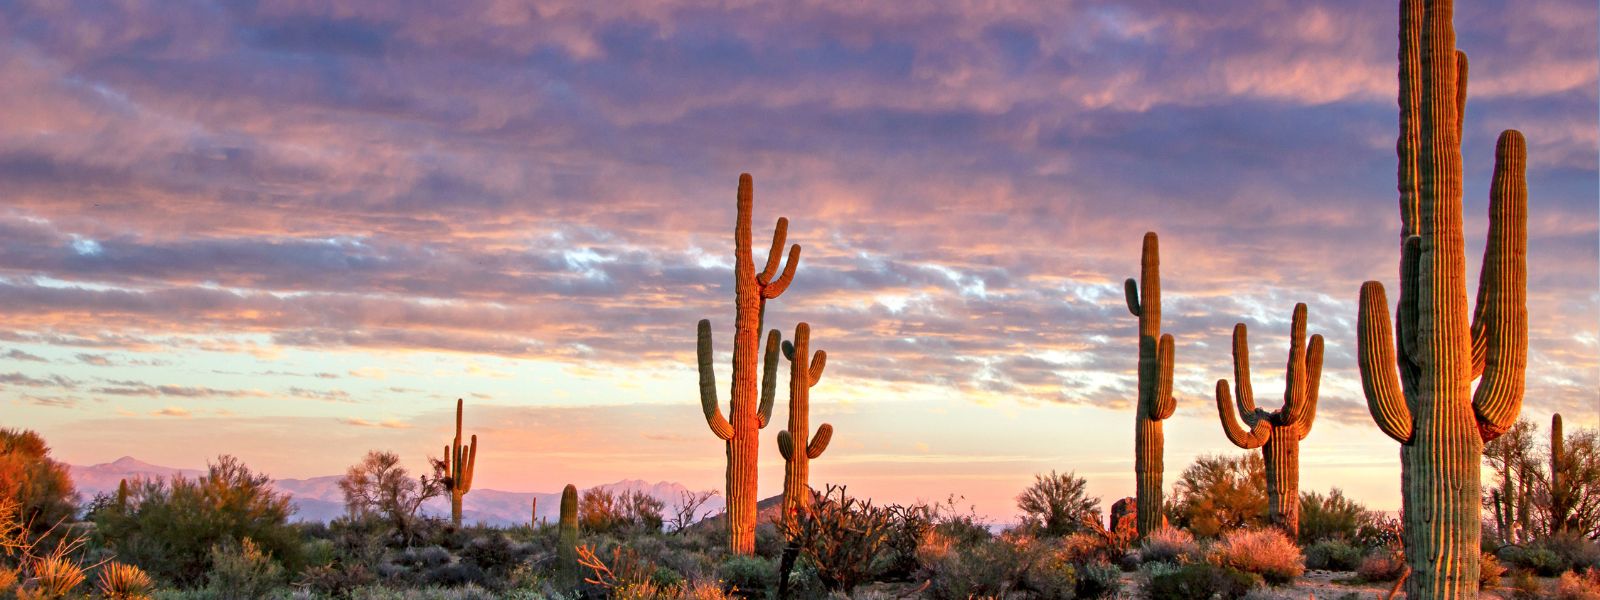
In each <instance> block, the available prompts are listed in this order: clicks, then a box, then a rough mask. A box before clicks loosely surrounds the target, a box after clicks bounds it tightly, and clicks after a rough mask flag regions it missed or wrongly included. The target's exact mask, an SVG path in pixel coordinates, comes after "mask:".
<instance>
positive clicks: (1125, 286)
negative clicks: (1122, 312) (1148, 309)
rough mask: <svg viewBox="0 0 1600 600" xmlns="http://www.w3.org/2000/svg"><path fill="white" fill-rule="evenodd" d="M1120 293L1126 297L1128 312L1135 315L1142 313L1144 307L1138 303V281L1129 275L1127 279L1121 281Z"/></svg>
mask: <svg viewBox="0 0 1600 600" xmlns="http://www.w3.org/2000/svg"><path fill="white" fill-rule="evenodd" d="M1122 293H1123V294H1124V295H1125V296H1127V298H1128V312H1130V313H1133V316H1135V317H1137V316H1141V315H1142V314H1144V308H1143V307H1142V306H1141V305H1140V303H1139V282H1138V281H1135V280H1134V279H1133V278H1132V277H1129V278H1128V280H1127V281H1124V282H1122Z"/></svg>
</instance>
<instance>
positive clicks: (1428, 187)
mask: <svg viewBox="0 0 1600 600" xmlns="http://www.w3.org/2000/svg"><path fill="white" fill-rule="evenodd" d="M1453 10H1454V6H1453V3H1452V2H1451V1H1450V0H1403V1H1402V2H1401V3H1400V139H1399V143H1398V144H1397V146H1396V148H1397V153H1398V155H1399V164H1400V167H1399V191H1400V225H1401V231H1400V238H1401V240H1402V242H1401V255H1400V256H1401V257H1400V301H1399V304H1398V308H1397V309H1396V312H1397V313H1398V314H1396V315H1395V321H1394V323H1395V325H1394V328H1393V330H1391V326H1390V320H1389V307H1388V301H1387V298H1386V297H1385V294H1384V289H1383V284H1381V283H1378V282H1376V281H1368V282H1366V283H1365V284H1363V285H1362V286H1361V296H1360V320H1359V322H1358V324H1357V346H1358V349H1359V351H1358V364H1359V366H1360V369H1361V381H1362V386H1363V390H1364V392H1365V394H1366V397H1367V405H1368V409H1369V411H1370V412H1371V413H1372V418H1373V420H1374V421H1376V422H1377V424H1378V428H1379V429H1381V430H1382V431H1383V432H1384V433H1385V434H1386V435H1388V436H1389V437H1391V438H1393V439H1394V440H1395V441H1398V442H1400V444H1401V446H1400V468H1401V474H1400V480H1401V491H1402V506H1403V509H1404V526H1405V535H1404V542H1405V555H1406V560H1407V562H1409V563H1410V566H1411V577H1410V578H1409V579H1408V580H1407V582H1406V592H1407V597H1408V598H1460V597H1474V596H1476V594H1477V591H1478V560H1479V551H1478V543H1479V537H1480V515H1481V511H1482V508H1481V504H1480V498H1479V493H1480V485H1481V484H1480V481H1479V475H1480V469H1481V464H1480V462H1481V461H1480V455H1481V453H1482V450H1483V443H1484V442H1486V441H1488V440H1492V439H1494V438H1495V437H1497V436H1499V435H1500V434H1501V433H1504V432H1505V431H1506V430H1507V429H1509V428H1510V427H1511V425H1512V424H1513V423H1514V422H1515V421H1516V418H1517V413H1518V412H1519V411H1520V410H1521V406H1522V391H1523V377H1524V369H1525V367H1526V364H1527V346H1528V329H1527V320H1528V315H1527V299H1526V295H1527V264H1526V263H1527V258H1526V257H1527V182H1526V175H1525V170H1526V154H1527V150H1526V147H1525V143H1524V142H1523V139H1522V134H1521V133H1519V132H1517V131H1515V130H1507V131H1505V132H1504V133H1501V134H1500V139H1499V142H1498V143H1497V145H1496V148H1495V166H1494V176H1493V182H1492V183H1491V187H1490V198H1489V238H1488V243H1487V245H1486V247H1485V249H1484V261H1483V267H1482V274H1481V276H1480V277H1479V285H1478V295H1477V306H1476V308H1475V309H1474V310H1472V311H1471V312H1470V313H1469V311H1468V306H1467V289H1466V248H1465V245H1466V243H1465V239H1464V235H1463V232H1462V223H1461V221H1462V215H1461V189H1462V183H1461V125H1462V117H1463V113H1464V112H1465V108H1466V85H1467V60H1466V55H1465V54H1462V53H1460V52H1458V51H1457V50H1456V48H1455V28H1454V24H1453V19H1454V15H1453ZM1396 333H1398V337H1396V336H1395V334H1396ZM1474 378H1479V379H1480V380H1479V382H1478V386H1477V389H1476V390H1475V391H1474V390H1473V387H1472V380H1473V379H1474Z"/></svg>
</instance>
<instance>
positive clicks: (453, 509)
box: [444, 398, 478, 527]
mask: <svg viewBox="0 0 1600 600" xmlns="http://www.w3.org/2000/svg"><path fill="white" fill-rule="evenodd" d="M477 463H478V436H477V435H473V436H472V440H471V443H469V444H467V445H466V446H463V445H461V399H460V398H457V399H456V437H455V439H454V440H453V441H451V442H450V445H449V446H445V448H444V472H445V473H446V474H447V477H448V478H447V479H446V480H445V485H446V487H448V488H449V489H450V523H451V524H453V525H455V526H456V527H460V526H461V497H462V496H465V495H467V492H470V491H472V473H473V467H474V466H476V465H477Z"/></svg>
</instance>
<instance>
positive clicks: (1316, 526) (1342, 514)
mask: <svg viewBox="0 0 1600 600" xmlns="http://www.w3.org/2000/svg"><path fill="white" fill-rule="evenodd" d="M1369 518H1370V517H1368V512H1367V507H1365V506H1362V505H1361V504H1359V503H1357V502H1355V501H1354V500H1350V499H1349V498H1346V497H1345V496H1344V492H1342V491H1340V490H1339V488H1333V489H1332V490H1331V491H1329V492H1328V495H1326V496H1323V495H1322V494H1318V493H1316V492H1308V493H1304V494H1301V495H1300V540H1299V541H1300V543H1301V544H1311V543H1314V542H1318V541H1321V540H1326V539H1341V540H1353V539H1356V537H1357V534H1358V532H1359V531H1360V528H1361V525H1362V523H1364V522H1366V521H1367V520H1368V519H1369Z"/></svg>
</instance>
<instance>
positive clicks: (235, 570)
mask: <svg viewBox="0 0 1600 600" xmlns="http://www.w3.org/2000/svg"><path fill="white" fill-rule="evenodd" d="M283 584H284V577H283V566H282V565H280V564H278V561H276V560H273V558H272V557H271V556H268V555H267V554H266V553H264V552H262V551H261V548H259V547H257V546H256V544H255V542H253V541H251V540H250V538H245V539H244V540H243V541H240V542H224V543H221V544H217V545H216V546H214V547H212V548H211V572H210V573H208V574H206V588H205V589H206V592H207V593H208V594H210V595H211V596H212V597H214V598H217V599H219V600H231V599H234V598H237V599H239V600H246V599H249V598H266V597H268V596H270V595H272V593H273V592H274V591H275V590H277V589H279V588H281V587H283Z"/></svg>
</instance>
